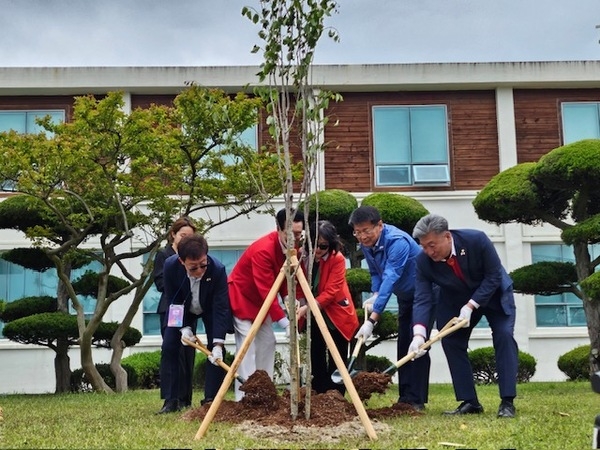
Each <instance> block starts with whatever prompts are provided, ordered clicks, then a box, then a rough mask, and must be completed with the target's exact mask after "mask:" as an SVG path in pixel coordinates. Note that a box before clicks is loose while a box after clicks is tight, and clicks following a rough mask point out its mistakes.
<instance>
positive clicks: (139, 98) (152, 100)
mask: <svg viewBox="0 0 600 450" xmlns="http://www.w3.org/2000/svg"><path fill="white" fill-rule="evenodd" d="M175 97H176V96H175V95H132V96H131V109H132V110H134V109H136V108H149V107H150V105H152V104H154V105H165V106H173V100H175Z"/></svg>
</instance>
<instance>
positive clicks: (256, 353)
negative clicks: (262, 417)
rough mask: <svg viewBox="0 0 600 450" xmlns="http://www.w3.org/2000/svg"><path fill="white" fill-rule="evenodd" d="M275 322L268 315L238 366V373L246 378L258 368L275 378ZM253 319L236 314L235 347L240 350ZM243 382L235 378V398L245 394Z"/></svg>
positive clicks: (237, 398)
mask: <svg viewBox="0 0 600 450" xmlns="http://www.w3.org/2000/svg"><path fill="white" fill-rule="evenodd" d="M272 325H273V322H272V320H271V318H270V317H268V316H267V318H266V320H265V321H264V323H263V324H262V325H261V327H260V328H259V329H258V332H257V333H256V336H255V337H254V340H253V341H252V343H251V344H250V346H249V347H248V351H247V352H246V354H245V355H244V359H242V362H241V363H240V366H239V367H238V370H237V372H238V374H239V375H240V376H241V377H242V378H243V379H245V380H247V379H248V377H249V376H250V375H252V374H253V373H254V372H256V371H257V370H264V371H266V372H267V373H268V374H269V377H271V379H273V370H274V367H275V343H276V342H275V333H274V332H273V327H272ZM251 326H252V321H251V320H242V319H238V318H237V317H235V316H234V318H233V328H234V331H235V348H236V351H237V352H239V350H240V348H241V347H242V343H243V342H244V341H245V340H246V336H248V332H249V331H250V327H251ZM240 386H241V383H240V382H239V381H238V380H237V379H236V380H235V400H236V401H238V402H239V401H240V400H241V399H242V397H243V396H244V392H243V391H241V390H240Z"/></svg>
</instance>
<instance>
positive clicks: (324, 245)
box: [317, 244, 329, 250]
mask: <svg viewBox="0 0 600 450" xmlns="http://www.w3.org/2000/svg"><path fill="white" fill-rule="evenodd" d="M317 248H318V249H319V250H327V249H328V248H329V244H319V245H317Z"/></svg>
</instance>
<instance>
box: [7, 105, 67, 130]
mask: <svg viewBox="0 0 600 450" xmlns="http://www.w3.org/2000/svg"><path fill="white" fill-rule="evenodd" d="M46 116H50V117H51V118H52V122H54V123H60V122H64V121H65V112H64V111H63V110H35V111H0V132H2V131H9V130H14V131H16V132H17V133H39V132H41V131H44V130H43V128H42V127H40V126H39V125H38V124H37V123H36V122H35V121H36V119H41V118H44V117H46Z"/></svg>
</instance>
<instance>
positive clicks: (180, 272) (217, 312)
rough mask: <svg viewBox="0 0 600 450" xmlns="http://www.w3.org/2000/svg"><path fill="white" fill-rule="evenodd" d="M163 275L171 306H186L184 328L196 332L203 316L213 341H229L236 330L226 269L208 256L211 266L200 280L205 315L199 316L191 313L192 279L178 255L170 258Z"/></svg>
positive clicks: (167, 260)
mask: <svg viewBox="0 0 600 450" xmlns="http://www.w3.org/2000/svg"><path fill="white" fill-rule="evenodd" d="M163 276H164V294H165V297H166V299H167V301H168V304H178V305H184V314H183V326H189V327H191V328H192V329H193V330H195V329H196V322H197V320H198V317H202V321H203V322H204V326H205V327H206V332H207V334H209V335H210V337H211V339H210V340H211V341H212V339H215V338H217V339H225V335H226V334H227V333H228V332H230V331H231V330H232V329H233V324H232V320H233V319H232V316H231V308H230V306H229V293H228V288H227V273H226V271H225V266H223V264H221V262H220V261H219V260H217V259H215V258H213V257H211V256H210V255H208V267H207V269H206V272H205V273H204V276H203V277H202V280H201V281H200V306H201V307H202V313H201V314H200V315H199V316H197V315H195V314H193V313H191V312H190V306H191V302H192V295H191V290H190V280H189V278H188V276H187V272H186V270H185V267H184V266H183V264H181V262H180V261H179V257H178V255H176V254H175V255H172V256H170V257H168V258H167V259H166V261H165V265H164V269H163Z"/></svg>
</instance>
